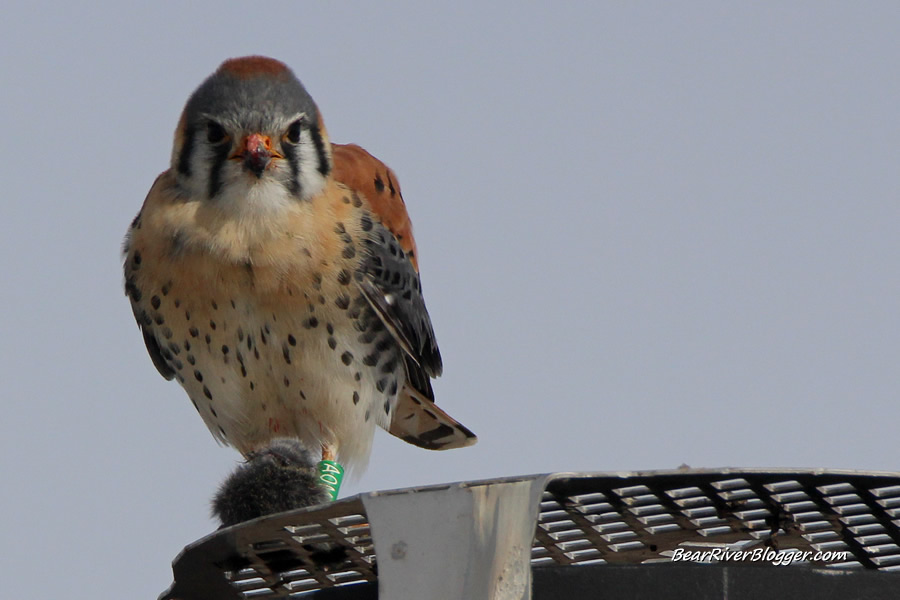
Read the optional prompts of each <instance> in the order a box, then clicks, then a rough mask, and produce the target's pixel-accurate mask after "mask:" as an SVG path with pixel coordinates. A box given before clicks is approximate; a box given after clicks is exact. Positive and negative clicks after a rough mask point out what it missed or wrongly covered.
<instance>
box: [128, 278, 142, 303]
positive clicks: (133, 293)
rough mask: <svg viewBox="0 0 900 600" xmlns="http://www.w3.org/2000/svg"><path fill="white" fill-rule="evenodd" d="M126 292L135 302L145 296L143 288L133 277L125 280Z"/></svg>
mask: <svg viewBox="0 0 900 600" xmlns="http://www.w3.org/2000/svg"><path fill="white" fill-rule="evenodd" d="M125 293H126V294H127V295H128V296H129V297H130V298H131V299H132V300H134V301H135V302H140V301H141V298H142V297H143V294H141V290H139V289H138V288H137V286H136V285H135V284H134V280H132V279H129V280H128V281H126V282H125Z"/></svg>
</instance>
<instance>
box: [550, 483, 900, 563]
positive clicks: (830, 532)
mask: <svg viewBox="0 0 900 600" xmlns="http://www.w3.org/2000/svg"><path fill="white" fill-rule="evenodd" d="M538 521H539V523H538V527H537V530H536V535H535V545H534V549H533V553H532V556H533V560H532V562H533V564H597V563H604V562H609V563H619V564H622V563H626V564H627V563H631V564H637V563H643V562H648V561H666V560H671V558H672V555H673V552H675V551H676V550H678V549H680V551H679V555H680V556H685V555H686V553H687V552H691V553H692V554H691V555H692V556H694V557H697V556H702V557H703V558H704V559H706V560H707V561H709V562H720V561H722V560H723V559H725V557H728V558H730V559H732V560H735V561H740V560H743V561H750V560H752V559H753V558H754V557H757V558H760V557H762V558H766V557H769V558H770V560H768V561H763V562H778V563H781V562H788V561H790V562H797V563H803V564H817V565H827V566H830V567H840V568H854V567H856V568H859V567H868V568H876V569H881V570H888V571H890V570H898V569H900V546H898V543H900V528H898V523H900V479H898V477H897V476H896V475H871V474H869V475H867V474H859V473H847V472H845V473H839V472H830V473H829V472H800V471H792V472H780V473H772V472H762V471H728V472H722V471H719V472H709V471H687V472H684V473H677V472H675V473H668V474H662V473H654V474H649V475H640V474H635V475H630V476H625V477H609V476H595V477H583V476H574V477H563V478H556V479H552V480H551V481H550V482H549V484H548V486H547V491H545V492H544V497H543V501H542V503H541V514H540V517H539V519H538ZM726 550H727V551H728V553H727V554H726V552H725V551H726ZM703 551H710V552H707V553H703ZM796 551H800V552H807V553H808V554H807V555H805V556H803V555H800V554H794V555H793V556H787V554H788V553H794V552H796ZM716 556H718V558H716ZM807 557H809V558H811V560H810V559H807V560H803V558H807ZM817 557H818V558H819V560H815V558H817ZM791 559H795V560H791Z"/></svg>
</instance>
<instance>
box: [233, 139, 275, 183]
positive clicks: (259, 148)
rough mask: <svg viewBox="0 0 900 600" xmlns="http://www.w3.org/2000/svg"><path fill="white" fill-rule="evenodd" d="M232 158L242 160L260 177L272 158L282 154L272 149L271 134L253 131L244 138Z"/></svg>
mask: <svg viewBox="0 0 900 600" xmlns="http://www.w3.org/2000/svg"><path fill="white" fill-rule="evenodd" d="M231 158H235V159H240V160H242V161H243V162H244V167H245V168H246V169H247V170H248V171H250V172H251V173H253V174H254V175H256V177H257V178H260V177H262V174H263V171H265V170H266V167H268V166H269V163H270V162H271V161H272V159H273V158H282V156H281V154H279V153H278V152H276V151H274V150H273V149H272V139H271V138H270V137H269V136H267V135H262V134H260V133H251V134H250V135H248V136H247V137H246V138H244V139H243V141H242V142H241V144H240V146H238V149H237V152H235V153H234V154H233V155H232V156H231Z"/></svg>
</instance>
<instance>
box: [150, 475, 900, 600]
mask: <svg viewBox="0 0 900 600" xmlns="http://www.w3.org/2000/svg"><path fill="white" fill-rule="evenodd" d="M523 479H533V480H535V481H539V480H542V481H543V482H544V483H543V484H542V485H541V486H537V488H536V489H542V488H543V489H544V491H543V493H542V496H541V499H540V500H541V501H540V511H539V514H535V515H531V516H530V518H533V519H534V521H535V525H536V527H535V536H534V542H533V549H532V559H531V562H532V565H535V566H538V565H539V566H548V565H550V566H552V565H560V566H562V565H597V564H605V563H608V564H635V565H637V564H641V563H646V562H658V561H668V560H671V557H672V555H673V552H676V551H680V552H684V551H698V550H715V551H717V552H721V551H722V550H725V549H727V550H729V551H736V550H742V551H748V552H750V551H753V550H757V552H758V553H761V552H763V551H765V552H768V554H769V558H770V560H769V562H771V556H777V557H780V558H779V560H780V559H781V558H783V557H784V556H785V554H786V553H789V552H793V551H802V552H810V553H811V556H812V554H814V553H815V552H841V553H844V552H845V553H846V557H844V558H840V559H829V560H818V561H815V560H805V561H802V563H805V564H810V563H813V564H818V565H826V566H828V567H829V568H856V569H862V568H868V569H878V570H882V571H893V570H900V546H898V544H900V526H898V525H900V474H893V473H891V474H880V473H861V472H849V471H844V472H841V471H780V472H771V471H754V470H719V471H711V470H685V471H664V472H648V473H623V474H616V473H611V474H609V473H607V474H554V475H537V476H533V477H530V478H516V480H523ZM504 481H512V480H496V481H485V482H476V483H471V484H453V485H454V486H474V485H479V486H490V485H492V484H495V483H501V482H504ZM450 487H452V486H447V485H445V486H435V487H429V488H419V489H410V490H404V491H398V492H395V493H397V494H400V493H408V494H417V493H427V492H437V491H440V490H446V489H448V488H450ZM366 497H368V495H366V496H357V497H354V498H351V499H348V500H343V501H340V502H335V503H331V504H329V505H326V506H323V507H321V508H311V509H304V510H299V511H294V512H289V513H282V514H280V515H275V516H272V517H266V518H263V519H258V520H256V521H251V522H248V523H245V524H242V525H238V526H235V527H231V528H228V529H224V530H222V531H219V532H217V533H215V534H213V535H211V536H209V537H207V538H204V539H202V540H199V541H198V542H196V543H194V544H192V545H190V546H188V547H187V548H186V549H185V550H184V552H183V553H182V554H181V555H180V556H179V557H178V558H177V559H176V561H175V562H174V563H173V571H174V572H175V583H174V584H173V586H172V587H171V588H170V589H169V590H168V591H167V592H166V593H164V594H163V595H162V596H161V598H165V599H168V598H179V599H181V600H201V599H203V598H216V599H217V600H225V599H227V598H235V599H240V598H284V597H297V598H302V597H306V596H313V595H315V593H316V592H317V591H318V590H324V589H330V588H334V587H337V586H349V585H353V584H355V583H362V582H373V581H376V580H377V576H378V568H377V567H378V565H377V561H376V556H375V551H374V546H373V539H372V537H371V532H370V529H369V517H368V515H367V514H366V511H365V506H364V503H363V501H362V500H363V499H364V498H366ZM500 508H501V510H502V507H500ZM434 518H435V519H440V518H441V515H439V514H436V515H434ZM434 544H435V545H437V546H438V547H440V546H441V544H442V540H434ZM679 549H680V550H679ZM723 556H724V555H723ZM382 559H383V560H384V559H385V557H382ZM732 559H733V557H732ZM744 559H745V560H746V559H747V557H746V556H745V557H744ZM709 560H710V561H711V562H715V561H716V560H723V559H722V558H720V559H716V558H712V557H710V558H709ZM725 560H728V559H727V558H725ZM780 568H785V567H780ZM897 576H898V577H900V575H897ZM898 582H900V580H898Z"/></svg>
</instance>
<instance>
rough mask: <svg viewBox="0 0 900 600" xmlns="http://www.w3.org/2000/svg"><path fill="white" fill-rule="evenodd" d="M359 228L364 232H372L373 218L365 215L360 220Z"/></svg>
mask: <svg viewBox="0 0 900 600" xmlns="http://www.w3.org/2000/svg"><path fill="white" fill-rule="evenodd" d="M359 226H360V227H362V230H363V231H372V217H370V216H369V215H363V216H362V217H361V218H360V219H359Z"/></svg>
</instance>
